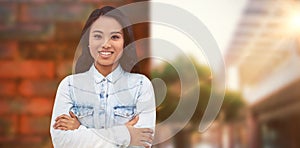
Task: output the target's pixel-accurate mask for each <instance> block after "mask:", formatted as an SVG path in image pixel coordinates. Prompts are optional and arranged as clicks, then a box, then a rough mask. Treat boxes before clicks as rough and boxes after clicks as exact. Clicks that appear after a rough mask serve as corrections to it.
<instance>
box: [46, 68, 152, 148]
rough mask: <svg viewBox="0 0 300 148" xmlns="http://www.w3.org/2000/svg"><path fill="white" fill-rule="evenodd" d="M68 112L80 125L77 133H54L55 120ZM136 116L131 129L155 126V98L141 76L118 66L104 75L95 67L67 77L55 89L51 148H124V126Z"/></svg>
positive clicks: (125, 135) (126, 139)
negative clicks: (136, 119) (72, 114)
mask: <svg viewBox="0 0 300 148" xmlns="http://www.w3.org/2000/svg"><path fill="white" fill-rule="evenodd" d="M69 111H72V112H73V113H74V114H75V115H76V116H77V118H78V120H79V121H80V123H81V126H80V127H79V129H77V130H68V131H62V130H55V129H53V124H54V123H55V121H54V120H55V118H56V117H58V116H59V115H62V114H67V115H68V114H69ZM136 114H139V121H138V122H137V124H135V125H134V126H135V127H147V128H152V129H154V127H155V98H154V92H153V87H152V84H151V82H150V81H149V79H148V78H146V77H145V76H144V75H141V74H133V73H128V72H125V71H124V70H123V69H122V68H121V66H120V65H119V66H118V67H117V68H116V69H115V70H114V71H113V72H111V73H110V74H109V75H108V76H106V77H104V76H103V75H101V74H100V73H99V72H98V71H97V69H96V68H95V66H94V65H93V66H91V68H90V70H89V71H87V72H84V73H80V74H75V75H70V76H67V77H66V78H65V79H63V80H62V81H61V83H60V85H59V87H58V90H57V94H56V98H55V103H54V108H53V114H52V120H51V127H50V132H51V137H52V142H53V145H54V147H127V146H128V145H129V143H130V135H129V132H128V129H127V128H126V126H125V123H127V122H128V121H129V120H130V119H132V118H133V117H134V116H135V115H136Z"/></svg>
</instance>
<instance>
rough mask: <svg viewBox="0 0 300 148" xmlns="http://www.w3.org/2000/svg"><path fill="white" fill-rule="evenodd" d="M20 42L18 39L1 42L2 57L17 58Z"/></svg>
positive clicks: (0, 51)
mask: <svg viewBox="0 0 300 148" xmlns="http://www.w3.org/2000/svg"><path fill="white" fill-rule="evenodd" d="M17 49H18V43H17V42H16V41H2V42H0V59H16V58H17V57H18V50H17Z"/></svg>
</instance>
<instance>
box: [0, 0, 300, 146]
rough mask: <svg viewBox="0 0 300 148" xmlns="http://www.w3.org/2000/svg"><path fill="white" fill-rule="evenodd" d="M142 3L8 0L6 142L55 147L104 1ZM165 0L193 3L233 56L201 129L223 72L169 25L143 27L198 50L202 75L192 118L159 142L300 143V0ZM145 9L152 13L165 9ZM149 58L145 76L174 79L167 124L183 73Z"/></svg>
mask: <svg viewBox="0 0 300 148" xmlns="http://www.w3.org/2000/svg"><path fill="white" fill-rule="evenodd" d="M133 2H138V0H125V1H121V0H101V1H100V0H76V1H71V0H41V1H38V0H14V1H10V0H0V147H20V146H22V147H37V148H40V147H42V148H43V147H45V148H48V147H53V146H52V143H51V140H50V134H49V126H50V116H51V111H52V106H53V102H54V97H55V92H56V89H57V86H58V84H59V82H60V81H61V80H62V79H63V78H64V77H65V76H67V75H69V74H72V65H73V58H74V54H75V49H76V47H77V44H78V42H79V40H80V33H81V28H82V27H83V24H84V22H85V20H86V19H87V17H88V15H89V13H90V12H91V11H92V10H93V9H95V8H98V7H102V6H104V5H111V6H115V7H118V6H122V5H125V4H129V3H133ZM159 2H164V3H168V4H172V5H175V6H177V7H179V8H182V9H185V10H187V11H189V12H190V13H191V14H193V15H195V16H197V17H198V18H199V20H201V21H202V22H203V23H204V24H205V25H206V26H207V28H208V29H209V30H210V32H211V33H212V35H213V36H214V37H215V39H216V41H217V43H218V45H219V47H220V50H221V51H220V52H221V53H222V55H223V58H224V63H225V69H226V73H225V74H224V77H225V78H226V83H227V89H226V93H225V98H224V102H223V105H222V107H221V110H220V112H219V115H218V116H217V119H216V120H215V121H214V123H213V124H212V125H211V126H210V127H209V129H208V130H206V131H205V132H199V130H198V126H199V123H200V121H201V117H202V115H203V113H204V111H205V108H206V105H207V102H208V98H209V95H210V92H211V80H212V79H214V78H213V77H212V74H211V69H210V67H209V65H208V63H207V62H206V60H205V55H202V53H198V52H196V51H195V50H194V48H193V46H192V45H191V44H190V43H189V41H186V40H185V39H184V38H181V37H178V36H174V35H173V34H172V32H168V30H167V29H166V28H163V27H164V26H158V25H155V24H151V25H150V24H148V23H141V24H137V25H134V32H135V38H136V39H142V38H146V37H150V36H151V37H154V38H163V39H168V40H169V41H170V42H176V43H178V44H181V45H183V47H182V46H180V45H178V46H179V47H180V48H181V49H183V50H184V52H185V53H186V54H187V55H190V57H191V59H192V62H193V64H194V66H195V69H196V71H197V74H198V77H199V84H200V96H199V102H198V104H197V108H196V110H195V113H194V115H193V116H192V118H191V120H190V122H189V124H187V125H186V126H185V128H184V129H182V130H181V131H180V132H178V133H177V134H176V135H174V136H173V137H172V138H170V139H167V141H165V142H164V143H160V144H157V145H155V146H154V147H157V148H165V147H171V148H172V147H174V148H190V147H192V148H283V147H284V148H298V147H300V136H299V134H298V131H300V127H299V126H298V125H299V124H300V100H299V99H298V98H299V97H300V91H298V88H300V69H299V68H298V67H299V64H300V7H299V6H300V1H299V0H259V1H258V0H240V1H237V0H218V1H217V0H210V1H207V0H199V1H184V2H180V1H170V0H165V1H162V0H160V1H159ZM144 11H145V12H147V13H146V14H145V15H147V16H146V17H149V19H150V18H151V11H155V10H153V9H151V6H149V8H148V9H146V10H144ZM143 14H144V13H143ZM179 21H180V20H179ZM186 23H187V25H188V24H189V23H192V22H186ZM174 34H175V33H174ZM164 35H165V36H164ZM172 37H173V38H172ZM178 39H181V40H179V42H178ZM137 50H138V51H137V52H138V56H139V57H143V56H151V53H152V52H153V51H151V45H150V44H149V45H148V44H147V45H146V46H145V45H144V46H138V48H137ZM162 50H163V49H162ZM197 50H198V49H197ZM172 56H173V57H174V58H173V61H172V62H173V64H179V65H181V66H182V67H184V65H185V64H189V63H185V62H184V60H183V56H182V55H180V54H174V55H172ZM141 64H142V72H143V73H144V74H146V75H147V76H148V77H149V78H159V79H161V80H163V82H164V84H165V85H166V88H167V92H166V95H165V97H164V98H159V97H161V96H157V98H156V99H157V102H160V101H161V100H162V101H161V102H160V105H159V106H157V122H158V123H160V122H163V121H164V120H165V119H166V118H168V117H169V116H170V115H171V114H172V112H173V111H174V110H175V109H176V107H177V106H178V103H179V100H180V95H179V94H180V90H181V85H180V79H179V77H178V74H177V72H176V70H175V69H174V67H173V66H172V64H170V63H168V62H165V61H160V60H157V59H145V60H142V61H141ZM154 89H155V91H156V92H159V87H158V86H157V87H155V88H154ZM195 91H196V90H195ZM197 91H199V90H197ZM157 94H159V93H157ZM187 95H188V94H187ZM182 116H185V114H184V111H183V114H182ZM178 124H180V119H178V120H177V121H174V124H173V125H166V127H164V128H163V129H159V130H157V136H156V138H160V137H163V134H164V133H167V132H172V130H175V129H176V125H178Z"/></svg>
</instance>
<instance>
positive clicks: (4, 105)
mask: <svg viewBox="0 0 300 148" xmlns="http://www.w3.org/2000/svg"><path fill="white" fill-rule="evenodd" d="M10 112H11V111H10V102H9V101H8V100H6V99H3V98H1V99H0V115H3V114H8V113H10Z"/></svg>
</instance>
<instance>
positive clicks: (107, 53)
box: [98, 51, 114, 55]
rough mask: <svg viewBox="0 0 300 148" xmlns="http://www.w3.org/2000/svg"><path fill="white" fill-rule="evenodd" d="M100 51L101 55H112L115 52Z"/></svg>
mask: <svg viewBox="0 0 300 148" xmlns="http://www.w3.org/2000/svg"><path fill="white" fill-rule="evenodd" d="M98 53H99V54H101V55H111V54H113V53H114V52H112V51H98Z"/></svg>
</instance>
